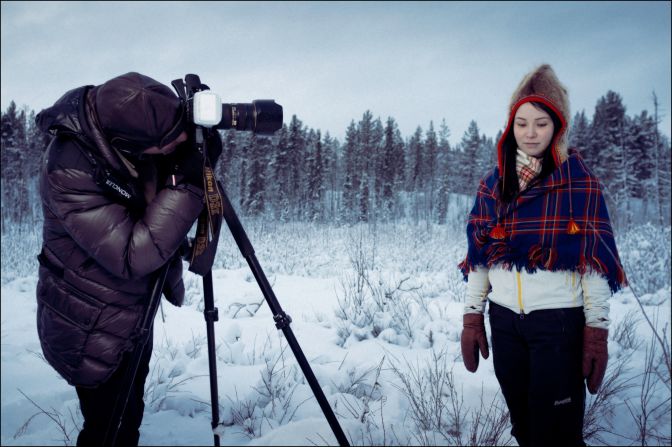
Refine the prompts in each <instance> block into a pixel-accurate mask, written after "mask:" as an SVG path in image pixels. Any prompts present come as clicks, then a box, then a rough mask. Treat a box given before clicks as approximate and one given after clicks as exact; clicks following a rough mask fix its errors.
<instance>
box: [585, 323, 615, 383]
mask: <svg viewBox="0 0 672 447" xmlns="http://www.w3.org/2000/svg"><path fill="white" fill-rule="evenodd" d="M608 335H609V331H608V330H607V329H602V328H597V327H591V326H584V328H583V377H585V378H586V384H587V385H588V391H589V392H590V394H595V393H597V390H598V389H600V385H602V379H604V373H605V371H606V370H607V360H608V359H609V352H608V350H607V337H608Z"/></svg>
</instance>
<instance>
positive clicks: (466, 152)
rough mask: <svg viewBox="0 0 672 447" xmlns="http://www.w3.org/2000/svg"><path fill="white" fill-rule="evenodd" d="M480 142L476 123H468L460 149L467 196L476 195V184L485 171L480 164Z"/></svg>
mask: <svg viewBox="0 0 672 447" xmlns="http://www.w3.org/2000/svg"><path fill="white" fill-rule="evenodd" d="M481 147H482V142H481V137H480V135H479V130H478V124H476V121H473V120H472V121H471V122H470V123H469V128H468V129H467V130H466V132H464V135H463V136H462V141H461V142H460V148H461V149H462V163H461V168H462V169H463V172H464V173H465V180H466V181H465V184H466V185H465V186H466V191H463V192H466V193H467V194H470V195H473V194H475V193H476V188H477V187H478V182H479V180H480V179H481V177H482V176H483V175H485V173H486V171H487V169H486V170H484V169H483V165H482V162H481V157H482V148H481Z"/></svg>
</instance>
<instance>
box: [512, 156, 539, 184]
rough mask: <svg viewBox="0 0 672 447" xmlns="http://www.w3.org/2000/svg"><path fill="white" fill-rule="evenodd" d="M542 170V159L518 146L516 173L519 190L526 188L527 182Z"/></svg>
mask: <svg viewBox="0 0 672 447" xmlns="http://www.w3.org/2000/svg"><path fill="white" fill-rule="evenodd" d="M540 172H541V161H540V160H539V159H537V158H535V157H531V156H529V155H527V154H526V153H525V152H523V151H521V150H520V148H518V154H517V155H516V173H517V174H518V186H519V187H520V189H519V191H522V190H524V189H525V187H526V186H527V184H528V183H530V182H531V181H532V180H533V179H534V178H535V177H536V176H538V175H539V173H540Z"/></svg>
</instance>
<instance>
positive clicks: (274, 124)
mask: <svg viewBox="0 0 672 447" xmlns="http://www.w3.org/2000/svg"><path fill="white" fill-rule="evenodd" d="M185 81H186V82H183V81H182V80H181V79H176V80H174V81H173V87H174V88H175V90H177V92H178V95H180V98H182V100H183V101H184V102H185V103H186V107H187V119H188V120H189V121H190V122H191V123H192V124H195V125H197V126H201V127H206V128H214V129H235V130H243V131H252V132H254V133H257V134H261V135H272V134H273V133H274V132H275V131H276V130H279V129H280V128H281V127H282V106H281V105H280V104H277V103H276V102H275V101H274V100H272V99H257V100H254V101H252V103H237V104H226V103H222V101H221V99H220V97H219V95H218V94H217V93H215V92H213V91H211V90H210V88H209V87H208V86H207V85H205V84H201V81H200V78H199V77H198V76H197V75H194V74H188V75H186V77H185ZM185 87H186V88H185Z"/></svg>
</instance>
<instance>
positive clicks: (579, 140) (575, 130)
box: [569, 110, 590, 155]
mask: <svg viewBox="0 0 672 447" xmlns="http://www.w3.org/2000/svg"><path fill="white" fill-rule="evenodd" d="M569 146H570V147H572V148H574V149H576V150H577V151H578V152H579V153H580V154H582V155H583V153H584V151H586V150H587V149H588V148H589V147H590V122H588V118H586V112H585V111H584V110H582V111H581V113H578V112H577V113H576V115H575V116H574V120H573V122H572V128H571V131H570V134H569Z"/></svg>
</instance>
